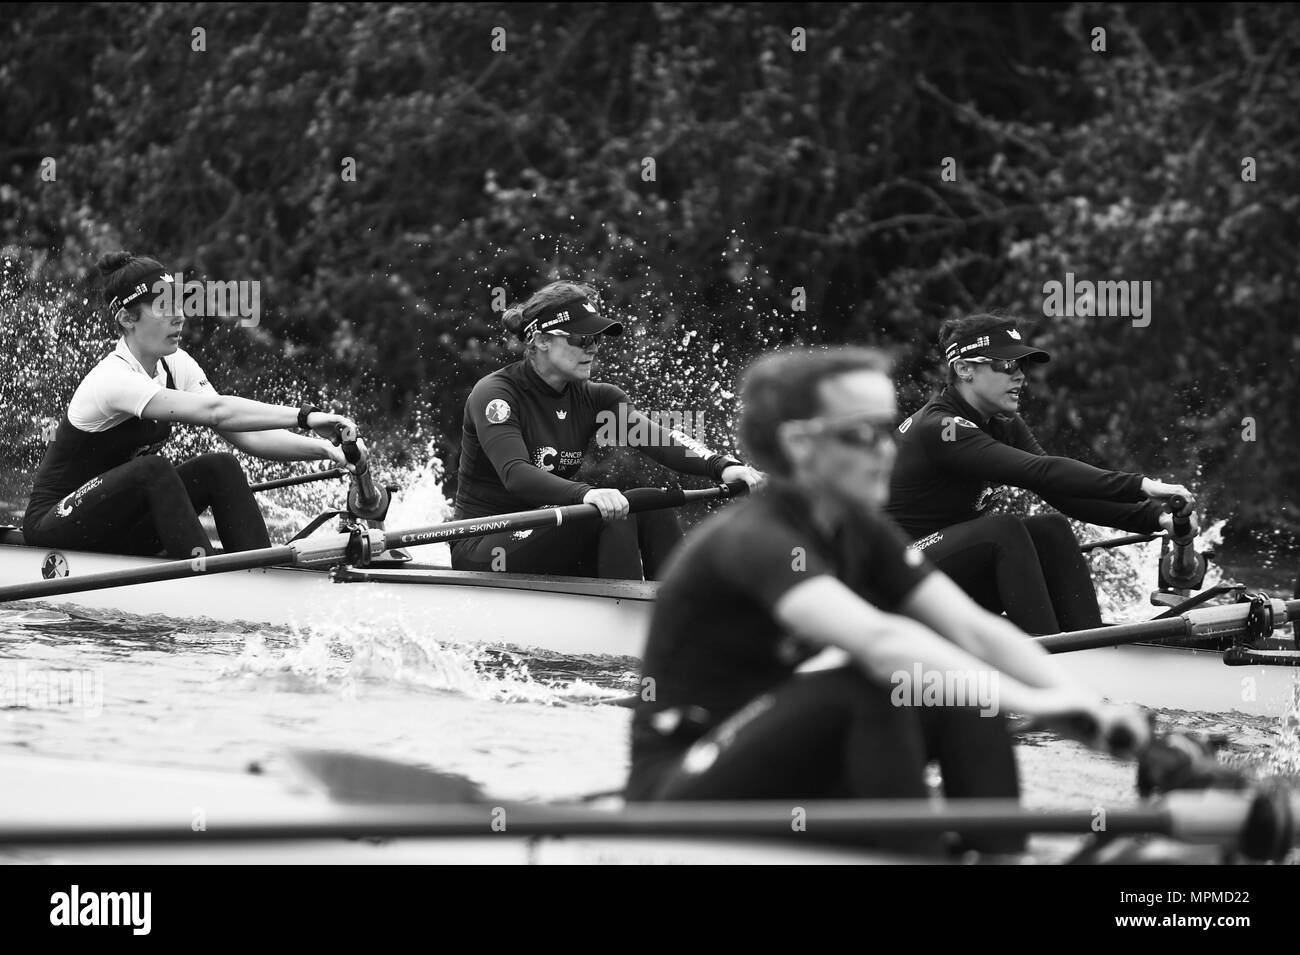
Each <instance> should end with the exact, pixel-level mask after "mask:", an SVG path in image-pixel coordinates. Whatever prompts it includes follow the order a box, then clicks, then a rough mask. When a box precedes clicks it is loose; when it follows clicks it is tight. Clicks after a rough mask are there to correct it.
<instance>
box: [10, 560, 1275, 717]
mask: <svg viewBox="0 0 1300 955" xmlns="http://www.w3.org/2000/svg"><path fill="white" fill-rule="evenodd" d="M0 539H2V538H0ZM51 555H57V558H58V560H59V561H61V565H62V567H63V568H65V569H66V571H67V573H68V574H69V575H72V576H75V575H77V574H92V573H102V572H107V571H114V570H123V569H126V568H128V567H138V566H141V565H142V564H146V563H149V559H148V558H138V557H123V556H119V555H113V554H93V553H87V552H82V551H66V550H65V551H58V550H52V549H50V548H42V547H31V546H26V545H21V544H12V543H0V581H4V582H6V583H19V582H23V581H37V580H40V579H41V577H42V567H43V566H44V565H46V563H47V561H49V559H50V558H51ZM654 593H655V585H654V584H653V583H647V582H641V581H612V580H600V579H596V578H589V577H543V576H533V575H523V574H493V573H476V572H471V571H455V570H449V569H446V568H438V567H432V566H421V565H404V566H395V567H375V568H367V569H364V570H357V569H352V570H348V571H345V572H343V573H341V574H331V573H330V572H329V571H325V570H319V569H308V568H299V567H276V568H269V569H257V570H243V571H235V572H232V573H225V574H221V575H219V576H214V577H209V578H204V577H191V578H184V579H180V580H172V581H162V582H158V583H149V584H137V585H134V586H129V587H114V588H108V589H104V590H93V591H87V592H85V593H80V594H69V595H66V596H62V597H57V598H52V599H51V600H49V601H46V602H43V603H44V604H46V605H53V606H68V607H71V608H78V609H84V610H90V611H110V612H122V613H131V614H138V615H141V616H168V617H180V618H210V619H213V620H220V621H244V622H249V623H254V624H270V625H273V626H281V627H284V626H304V627H322V626H323V627H337V626H339V625H341V624H343V623H346V621H347V620H348V619H352V618H355V619H365V620H367V621H369V622H383V621H384V620H385V619H386V618H392V619H393V620H394V621H396V622H399V623H400V624H401V625H403V626H408V627H418V628H420V630H421V632H422V633H427V634H431V635H432V636H434V637H435V638H436V639H440V640H446V641H450V642H457V643H492V644H505V645H510V646H516V647H519V648H521V649H525V648H526V649H534V650H537V649H540V650H545V651H549V652H553V653H561V654H573V655H581V656H599V655H605V654H609V655H615V656H628V657H639V656H641V654H642V651H643V649H644V645H645V638H646V634H647V632H648V629H649V622H650V613H651V609H652V607H653V602H654ZM24 603H27V601H16V602H15V603H14V604H12V606H21V605H23V604H24ZM1059 659H1060V660H1061V661H1062V662H1063V663H1064V665H1065V666H1066V667H1067V668H1068V669H1069V670H1070V672H1071V673H1072V674H1074V675H1075V676H1077V677H1078V679H1079V680H1080V682H1081V683H1083V684H1084V685H1085V686H1088V687H1090V688H1093V689H1095V690H1097V691H1098V692H1100V693H1102V694H1103V695H1104V696H1105V697H1106V698H1108V699H1110V700H1113V701H1116V702H1132V703H1139V704H1141V705H1143V706H1148V707H1155V708H1160V709H1174V710H1196V711H1203V712H1231V711H1239V712H1243V713H1247V714H1250V715H1253V716H1280V715H1281V714H1282V713H1284V712H1285V711H1286V708H1287V706H1288V704H1289V703H1290V701H1291V699H1292V695H1293V693H1294V687H1295V684H1296V675H1297V674H1298V673H1300V669H1297V668H1292V667H1282V666H1250V667H1229V666H1226V665H1224V663H1223V662H1222V654H1220V653H1217V652H1214V651H1209V650H1192V649H1186V648H1183V647H1172V646H1153V645H1149V644H1139V645H1135V646H1124V647H1107V648H1101V649H1093V650H1081V651H1074V652H1070V653H1065V654H1061V655H1060V657H1059Z"/></svg>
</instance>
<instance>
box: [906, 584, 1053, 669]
mask: <svg viewBox="0 0 1300 955" xmlns="http://www.w3.org/2000/svg"><path fill="white" fill-rule="evenodd" d="M900 609H901V611H902V612H903V613H904V614H906V615H907V616H908V617H910V618H911V619H912V620H916V621H918V622H920V623H922V624H924V625H925V626H926V627H928V628H929V629H930V630H931V631H933V632H934V633H938V634H942V635H943V636H944V637H946V638H947V639H949V640H951V641H952V642H953V643H954V644H956V645H957V646H959V647H961V648H962V649H963V650H965V651H966V652H967V653H970V654H971V655H973V656H975V657H978V658H979V659H981V660H984V661H986V662H987V663H988V664H989V665H991V666H995V667H997V668H998V669H1001V670H1005V671H1006V672H1007V673H1008V675H1010V676H1012V677H1014V678H1015V679H1017V680H1019V681H1021V682H1023V683H1026V684H1028V685H1029V686H1033V687H1039V688H1047V687H1053V686H1064V685H1067V684H1068V683H1070V680H1069V677H1068V676H1067V675H1066V674H1065V672H1064V670H1063V668H1062V667H1061V666H1060V665H1059V664H1058V663H1057V662H1056V661H1054V660H1052V659H1051V657H1049V656H1048V654H1047V653H1046V651H1044V650H1043V649H1042V648H1041V647H1040V646H1039V645H1038V644H1037V643H1035V642H1034V640H1033V638H1032V637H1030V636H1029V635H1028V634H1026V633H1024V632H1023V631H1021V630H1020V628H1018V627H1016V626H1015V625H1013V624H1012V623H1011V622H1010V621H1008V620H1007V619H1005V618H1004V617H1001V616H998V615H996V614H992V613H989V612H988V611H987V610H985V609H984V608H983V607H981V606H980V605H979V604H977V603H975V601H973V600H971V598H970V597H969V596H968V595H967V594H966V593H965V592H964V591H963V590H962V589H961V588H960V587H958V586H957V585H956V584H955V583H953V582H952V580H951V579H950V578H949V577H948V576H947V575H945V574H942V573H933V574H930V575H929V576H928V577H926V578H925V580H923V581H921V583H920V584H919V585H918V586H917V587H916V589H915V590H913V591H912V593H911V594H909V595H908V597H907V599H906V600H904V601H903V604H902V606H901V608H900Z"/></svg>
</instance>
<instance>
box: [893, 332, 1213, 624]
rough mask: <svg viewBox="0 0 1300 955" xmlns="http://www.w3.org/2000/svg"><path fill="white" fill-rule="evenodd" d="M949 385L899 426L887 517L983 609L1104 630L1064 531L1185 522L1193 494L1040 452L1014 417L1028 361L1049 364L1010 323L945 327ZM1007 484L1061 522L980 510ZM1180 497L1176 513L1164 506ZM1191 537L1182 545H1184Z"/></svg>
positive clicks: (1084, 567) (1074, 546) (1080, 560)
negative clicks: (1076, 524) (1075, 523)
mask: <svg viewBox="0 0 1300 955" xmlns="http://www.w3.org/2000/svg"><path fill="white" fill-rule="evenodd" d="M940 345H941V347H942V350H943V354H944V360H945V362H946V363H947V370H948V385H947V387H946V388H945V389H944V391H943V393H942V394H940V395H939V396H938V397H936V398H934V399H933V400H931V401H930V402H928V403H927V404H926V405H924V406H923V407H922V408H920V409H919V410H918V411H916V412H915V413H914V414H912V415H911V416H909V417H908V418H907V419H906V420H904V421H903V422H902V424H900V425H899V426H898V432H897V442H898V462H897V464H896V465H895V467H894V473H893V477H892V479H891V481H890V487H889V503H888V505H887V506H886V507H885V511H886V513H888V514H889V515H890V516H891V517H892V518H893V519H894V520H895V521H896V522H897V523H898V524H899V525H900V526H901V527H902V528H903V529H904V530H905V531H907V532H908V533H909V534H910V535H911V537H912V539H913V540H914V541H915V544H916V546H917V548H919V549H921V550H923V551H924V552H925V555H926V556H927V557H928V558H929V559H930V561H931V562H932V563H934V565H935V566H936V567H938V568H939V569H940V570H942V571H943V572H944V573H946V574H947V575H948V576H950V577H951V578H952V579H953V580H954V581H956V582H957V584H959V585H960V586H961V587H962V588H963V589H964V590H965V591H966V592H967V593H969V594H970V595H971V596H972V597H974V598H975V599H976V600H977V601H978V602H979V603H980V604H981V605H982V606H984V607H986V608H989V609H991V610H994V611H995V612H1002V611H1005V612H1006V614H1007V616H1008V617H1010V618H1011V620H1012V621H1013V622H1014V623H1015V624H1016V625H1017V626H1020V627H1022V628H1023V629H1024V630H1026V631H1028V632H1029V633H1036V634H1043V633H1058V632H1061V631H1064V630H1083V629H1090V628H1092V627H1098V626H1101V613H1100V610H1099V609H1098V606H1097V594H1096V590H1095V589H1094V587H1093V583H1092V576H1091V574H1090V573H1089V570H1088V564H1087V562H1086V560H1085V559H1084V557H1083V555H1082V554H1081V553H1080V551H1079V545H1078V541H1077V540H1076V539H1075V536H1074V531H1073V530H1072V529H1071V527H1070V523H1069V521H1068V520H1066V518H1065V517H1064V516H1062V514H1067V515H1069V516H1070V517H1073V518H1076V519H1078V520H1081V521H1087V522H1089V523H1093V524H1100V525H1102V526H1105V527H1118V528H1123V529H1125V530H1129V531H1134V532H1137V533H1142V534H1149V533H1154V532H1156V531H1159V530H1160V529H1162V528H1163V529H1165V530H1166V531H1168V532H1169V533H1170V536H1171V537H1175V536H1176V535H1175V531H1174V526H1173V522H1174V519H1175V517H1176V516H1177V517H1179V518H1185V519H1187V520H1189V521H1190V529H1188V530H1187V531H1186V533H1184V534H1182V535H1177V539H1178V540H1181V541H1187V540H1190V536H1194V535H1195V534H1196V532H1197V522H1196V515H1195V514H1194V513H1193V512H1192V504H1193V498H1192V495H1191V492H1190V491H1188V490H1187V489H1186V488H1185V487H1182V486H1181V485H1178V484H1167V483H1165V482H1163V481H1157V480H1153V479H1151V478H1148V477H1143V476H1142V475H1141V474H1133V473H1127V472H1122V471H1106V470H1102V469H1100V468H1096V467H1093V466H1091V465H1089V464H1084V463H1083V462H1081V461H1076V460H1074V459H1073V458H1067V457H1057V456H1052V455H1048V454H1046V453H1045V452H1044V451H1043V449H1042V448H1041V447H1040V446H1039V444H1038V441H1037V440H1035V438H1034V435H1033V433H1032V432H1031V431H1030V430H1029V427H1028V426H1027V425H1026V424H1025V422H1024V420H1023V419H1022V418H1021V417H1020V414H1019V410H1020V397H1021V393H1022V390H1023V389H1024V387H1025V383H1026V377H1025V364H1026V362H1033V363H1042V362H1046V361H1048V360H1049V356H1048V354H1047V352H1045V351H1043V350H1042V349H1040V348H1033V347H1031V346H1029V345H1027V344H1026V343H1025V341H1024V339H1023V337H1022V336H1021V334H1020V332H1019V331H1018V330H1017V329H1016V326H1015V324H1014V323H1013V322H1011V321H1009V320H1007V319H1004V318H1001V317H998V316H995V315H973V316H970V317H967V318H961V319H955V320H950V321H947V322H945V323H944V325H943V327H942V329H941V330H940ZM1003 485H1012V486H1014V487H1022V488H1026V489H1027V490H1030V491H1034V492H1035V493H1037V494H1039V495H1040V496H1041V497H1042V498H1043V500H1044V501H1046V502H1047V503H1048V504H1050V505H1051V506H1052V507H1054V508H1056V509H1057V510H1058V511H1060V512H1062V514H1045V515H1037V516H1033V517H1028V518H1024V517H1018V516H1015V515H1011V514H991V513H988V510H989V508H990V506H991V505H992V504H993V503H994V502H995V501H996V500H997V498H998V496H999V495H1000V494H1001V493H1002V491H1003V490H1004V488H1003ZM1179 497H1181V498H1182V502H1181V505H1180V506H1179V508H1178V513H1177V515H1175V514H1173V513H1170V512H1169V510H1168V508H1167V505H1168V504H1169V502H1171V501H1172V500H1173V499H1174V498H1179ZM1189 535H1190V536H1189Z"/></svg>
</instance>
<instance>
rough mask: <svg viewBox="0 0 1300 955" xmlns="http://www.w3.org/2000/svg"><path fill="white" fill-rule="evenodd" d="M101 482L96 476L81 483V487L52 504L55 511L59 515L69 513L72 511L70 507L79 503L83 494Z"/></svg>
mask: <svg viewBox="0 0 1300 955" xmlns="http://www.w3.org/2000/svg"><path fill="white" fill-rule="evenodd" d="M102 483H103V481H102V480H101V479H100V478H97V477H93V478H91V479H90V480H89V481H87V482H86V483H85V484H83V485H81V487H79V488H77V489H76V490H75V491H73V492H72V493H71V494H69V495H68V496H67V497H65V498H64V499H63V500H61V501H59V503H58V504H56V505H55V506H54V510H55V512H56V513H57V514H58V515H59V517H67V516H68V515H69V514H71V513H72V509H73V508H74V507H76V506H77V505H78V504H80V503H81V499H82V498H83V497H84V496H85V495H87V494H89V493H90V492H91V491H93V490H94V489H95V488H97V487H99V485H100V484H102Z"/></svg>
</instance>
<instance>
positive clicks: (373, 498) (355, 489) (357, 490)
mask: <svg viewBox="0 0 1300 955" xmlns="http://www.w3.org/2000/svg"><path fill="white" fill-rule="evenodd" d="M339 447H340V448H341V449H342V450H343V457H344V458H345V459H346V460H347V462H348V464H350V465H351V466H352V489H351V490H350V491H349V492H348V511H349V512H350V513H352V514H354V515H355V516H357V517H361V518H365V519H367V520H373V521H382V520H383V519H384V518H385V517H387V516H388V504H389V498H390V494H389V489H388V488H386V487H376V486H375V478H374V475H372V474H371V473H370V462H369V461H367V460H366V456H365V455H364V454H362V453H361V448H360V447H358V446H357V429H356V428H355V427H352V426H351V425H341V426H340V427H339Z"/></svg>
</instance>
